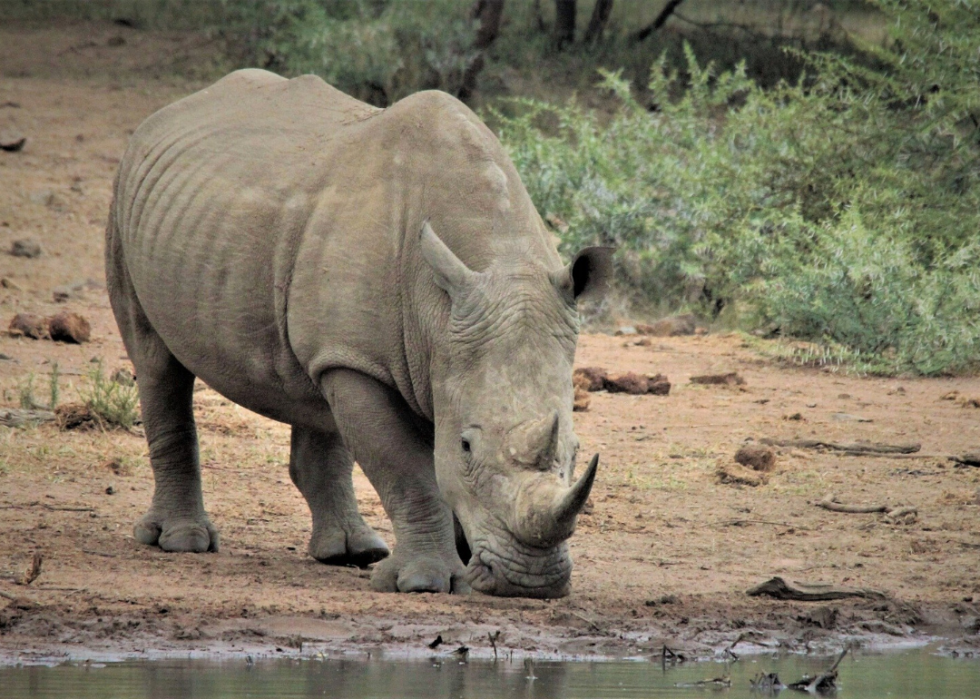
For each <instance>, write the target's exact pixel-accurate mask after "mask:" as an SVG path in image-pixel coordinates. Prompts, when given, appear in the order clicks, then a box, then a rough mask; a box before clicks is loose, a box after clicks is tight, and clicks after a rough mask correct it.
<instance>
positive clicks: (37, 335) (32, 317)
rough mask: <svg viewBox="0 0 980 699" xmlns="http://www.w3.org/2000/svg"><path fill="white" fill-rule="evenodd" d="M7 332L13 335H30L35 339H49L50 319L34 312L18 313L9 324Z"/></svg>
mask: <svg viewBox="0 0 980 699" xmlns="http://www.w3.org/2000/svg"><path fill="white" fill-rule="evenodd" d="M7 333H9V334H10V335H11V336H12V337H21V336H23V337H30V338H33V339H35V340H42V339H47V338H48V337H50V335H49V333H48V319H47V318H43V317H41V316H39V315H36V314H34V313H18V314H17V315H15V316H14V317H13V319H12V320H11V321H10V325H9V326H7Z"/></svg>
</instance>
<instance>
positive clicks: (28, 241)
mask: <svg viewBox="0 0 980 699" xmlns="http://www.w3.org/2000/svg"><path fill="white" fill-rule="evenodd" d="M42 252H43V250H42V249H41V244H40V243H39V242H37V241H36V240H34V239H32V238H23V239H21V240H15V241H14V242H13V244H12V245H11V246H10V254H11V255H13V256H14V257H40V256H41V253H42Z"/></svg>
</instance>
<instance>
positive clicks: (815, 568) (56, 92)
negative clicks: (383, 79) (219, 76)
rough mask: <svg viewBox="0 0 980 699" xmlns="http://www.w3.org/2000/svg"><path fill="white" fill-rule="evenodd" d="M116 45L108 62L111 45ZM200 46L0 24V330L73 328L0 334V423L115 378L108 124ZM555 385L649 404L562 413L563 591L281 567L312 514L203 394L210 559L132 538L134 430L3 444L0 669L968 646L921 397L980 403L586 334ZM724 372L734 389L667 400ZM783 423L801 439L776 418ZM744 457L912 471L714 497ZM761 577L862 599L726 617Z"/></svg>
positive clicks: (2, 439)
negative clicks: (1, 413)
mask: <svg viewBox="0 0 980 699" xmlns="http://www.w3.org/2000/svg"><path fill="white" fill-rule="evenodd" d="M120 35H121V36H124V39H125V43H124V44H122V45H117V46H109V39H111V38H112V37H114V36H120ZM113 43H115V44H118V43H119V42H118V41H114V42H113ZM202 47H204V48H202ZM206 47H207V41H206V40H205V39H202V38H201V37H197V36H194V35H183V36H182V35H155V34H147V33H140V32H136V31H134V30H131V29H124V28H120V27H115V26H112V25H108V24H106V25H72V26H55V27H52V26H51V25H46V26H40V27H32V26H28V25H17V26H13V27H10V26H8V27H6V28H4V29H2V30H0V130H2V129H3V128H15V129H17V130H20V131H21V132H23V133H24V134H25V135H26V136H27V137H28V141H27V145H26V147H25V148H24V150H23V151H21V152H17V153H8V152H0V249H2V250H7V249H9V247H10V245H11V243H12V242H13V241H14V240H16V239H20V238H26V237H29V238H35V239H38V240H39V241H40V242H41V244H42V246H43V247H44V250H45V252H44V254H43V255H42V256H40V257H38V258H36V259H25V258H19V257H13V256H10V255H7V254H5V253H0V277H2V278H3V279H4V280H5V281H4V287H2V288H0V324H3V327H6V323H8V322H9V320H10V319H11V318H12V317H13V315H14V314H15V313H17V312H33V313H38V314H41V315H51V314H53V313H54V312H56V311H58V310H65V309H67V310H71V311H75V312H78V313H81V314H83V315H84V316H85V317H86V318H88V320H89V321H90V322H91V324H92V341H91V342H89V343H87V344H84V345H68V344H60V343H54V342H51V341H44V340H30V339H27V338H13V337H8V336H6V335H5V334H3V335H0V352H2V354H3V355H4V356H3V359H2V360H0V391H2V404H3V405H5V406H10V407H16V406H17V404H18V401H19V396H20V393H21V389H22V388H23V387H24V386H25V383H26V381H27V379H28V376H29V375H31V374H34V375H35V377H36V381H35V394H36V396H37V398H38V400H41V401H43V400H44V399H45V398H46V396H47V393H48V388H47V387H48V381H49V374H50V372H51V369H52V366H53V363H54V362H57V363H58V367H59V370H60V372H61V374H62V376H63V381H62V387H61V388H62V390H61V392H62V400H63V401H68V400H73V399H75V398H76V396H77V392H78V389H79V388H80V387H82V386H84V385H85V382H86V378H85V375H86V374H87V373H88V372H89V371H90V370H91V368H92V367H93V364H92V363H91V362H92V360H93V359H94V358H101V359H102V360H103V361H104V363H105V366H106V369H107V370H108V371H114V370H115V369H117V368H120V367H125V366H128V362H127V360H126V357H125V350H124V348H123V346H122V343H121V341H120V339H119V335H118V333H117V330H116V328H115V324H114V321H113V318H112V315H111V312H110V310H109V304H108V300H107V297H106V293H105V290H104V283H103V281H102V280H103V274H102V236H103V226H104V224H105V219H106V212H107V207H108V205H109V199H110V190H111V179H112V176H113V173H114V170H115V168H116V166H117V163H118V158H119V156H120V154H121V153H122V150H123V147H124V144H125V142H126V139H127V136H128V134H129V133H130V132H131V131H132V129H133V128H135V126H136V125H137V124H138V123H139V122H140V121H141V120H142V119H143V118H145V117H146V116H148V115H149V114H150V113H151V112H153V111H154V110H155V109H157V108H159V107H161V106H163V105H164V104H166V103H168V102H170V101H172V100H173V99H175V98H177V97H179V96H181V95H183V94H186V93H187V92H189V91H191V90H193V89H195V88H196V87H198V86H199V84H196V83H194V82H192V81H189V80H186V79H182V78H176V77H174V75H175V71H174V70H173V69H168V67H167V66H172V64H173V63H174V62H175V61H176V62H178V63H179V62H180V60H184V61H185V62H186V61H187V60H190V59H189V58H188V56H190V57H193V56H194V55H195V54H194V52H195V51H197V52H201V53H202V55H206V51H205V49H206ZM178 59H179V60H178ZM203 60H206V59H202V61H203ZM15 105H16V106H15ZM88 280H91V282H90V283H89V284H88V285H87V287H86V288H85V289H83V291H82V296H81V297H76V298H72V299H70V300H69V301H68V302H67V303H61V304H56V303H54V302H53V300H52V290H53V289H54V288H55V287H58V286H63V285H72V284H74V283H76V282H86V281H88ZM624 345H626V346H624ZM577 363H578V365H580V366H593V365H597V366H602V367H605V368H607V369H609V370H611V371H617V372H625V371H634V372H637V373H641V374H645V373H663V374H666V375H667V376H668V377H669V379H670V381H671V382H672V384H673V388H672V390H671V392H670V395H669V396H666V397H661V396H653V395H648V396H629V395H623V394H615V395H614V394H608V393H594V394H592V403H591V408H590V409H589V410H588V412H584V413H577V414H576V429H577V431H578V433H579V435H580V437H581V440H582V443H583V449H582V453H583V454H590V453H592V452H593V451H598V452H600V453H601V454H602V466H601V471H600V476H599V478H598V480H597V482H596V486H595V490H594V493H593V496H592V509H591V512H589V513H588V514H586V515H584V516H582V517H581V519H580V524H579V528H578V531H577V533H576V534H575V536H574V537H573V538H572V540H571V549H572V552H573V556H574V559H575V571H574V574H573V592H572V594H571V595H570V596H569V597H567V598H565V599H560V600H554V601H534V600H520V599H495V598H491V597H485V596H481V595H472V596H469V597H464V598H460V597H452V596H446V595H425V596H408V595H391V594H376V593H373V592H371V591H370V590H369V585H368V577H369V572H368V571H361V570H357V569H345V568H330V567H326V566H323V565H320V564H318V563H316V562H315V561H313V560H312V559H310V558H308V557H307V556H306V555H305V553H304V550H305V546H306V539H307V536H308V535H309V531H310V518H309V514H308V511H307V509H306V505H305V503H304V501H303V500H302V499H301V497H300V495H299V493H298V492H297V490H296V489H295V488H294V487H293V486H292V484H291V483H290V481H289V477H288V474H287V467H286V463H287V449H288V443H289V439H288V429H287V427H285V426H283V425H279V424H277V423H273V422H270V421H268V420H265V419H263V418H260V417H258V416H256V415H253V414H251V413H248V412H247V411H245V410H243V409H241V408H238V407H237V406H235V405H232V404H231V403H229V402H228V401H226V400H225V399H223V398H222V397H221V396H219V395H217V394H216V393H214V392H213V391H211V390H209V389H207V388H206V387H204V386H200V387H199V388H200V389H201V390H199V391H198V393H197V394H196V397H197V401H196V404H197V416H198V420H199V422H198V425H199V429H200V435H201V453H202V462H203V472H204V489H205V499H206V503H207V507H208V509H209V511H210V513H211V516H212V519H213V520H214V522H215V523H216V524H217V525H218V526H219V527H220V529H221V531H222V549H221V552H220V553H217V554H206V555H174V554H166V553H162V552H161V551H158V550H154V549H150V548H146V547H143V546H140V545H138V544H137V543H136V542H135V541H134V540H133V537H132V524H133V522H134V520H136V518H137V517H139V516H140V515H141V514H142V512H143V511H144V509H145V508H146V507H147V505H148V503H149V501H150V496H151V492H152V485H153V483H152V474H151V472H150V469H149V466H148V463H147V459H146V445H145V443H144V442H143V440H142V439H141V438H140V437H139V436H138V435H133V434H129V433H125V432H118V431H115V432H100V431H89V432H59V431H58V429H57V428H56V427H54V426H52V425H44V426H40V427H35V428H20V429H11V428H6V427H0V656H2V657H3V658H5V659H6V660H7V661H11V660H15V659H17V658H24V657H27V656H29V655H31V654H34V653H40V654H55V655H57V654H70V655H72V656H75V657H78V656H82V655H86V654H87V655H90V656H92V655H95V656H119V655H127V654H139V653H143V652H147V651H180V652H186V651H189V650H193V649H203V650H208V651H212V652H213V651H218V652H244V651H248V652H256V651H269V652H275V650H276V648H277V647H278V648H279V649H282V652H286V653H289V652H297V649H304V650H305V651H309V650H311V649H313V650H322V651H324V652H333V651H351V650H365V649H371V648H377V647H384V648H387V649H389V650H399V651H404V652H413V651H415V652H429V651H428V650H427V649H426V648H425V646H424V644H426V643H428V642H429V641H431V640H432V639H433V638H435V637H436V635H441V636H442V638H443V640H444V641H445V643H446V646H444V647H451V644H455V643H459V642H465V643H466V644H467V645H469V646H471V647H472V648H474V652H479V653H489V652H490V651H489V647H490V646H489V642H488V640H487V638H486V634H487V632H489V631H495V630H497V629H500V630H501V631H502V634H501V636H500V640H499V641H498V645H499V646H500V647H501V648H502V649H503V650H504V651H505V652H511V651H516V652H530V653H538V654H564V655H577V654H612V655H639V656H643V655H655V656H659V653H660V650H661V648H662V646H663V645H664V644H665V643H666V644H667V645H669V646H670V647H672V648H681V649H686V652H687V653H689V654H695V655H697V654H704V653H710V652H712V651H713V650H717V649H719V648H724V647H725V646H727V645H728V644H729V643H731V642H732V641H734V640H736V639H738V638H740V637H741V638H742V640H741V641H740V644H739V648H742V647H745V648H755V649H756V650H760V649H762V648H766V647H770V648H771V647H779V648H784V649H805V648H815V649H819V648H825V649H826V648H831V647H833V646H835V645H836V644H839V643H840V642H841V641H842V640H843V639H845V638H848V637H858V638H861V639H865V640H866V641H872V642H886V641H887V642H909V641H921V640H923V639H926V638H928V637H930V636H931V635H938V636H941V637H943V638H944V639H946V641H945V642H946V643H947V644H953V645H955V646H957V647H959V648H969V647H970V646H971V645H972V646H973V647H976V645H975V643H976V641H977V638H978V637H977V629H978V623H980V622H978V619H980V581H978V553H980V525H978V514H980V490H978V487H980V469H978V468H972V467H960V466H957V465H956V464H954V463H953V462H950V461H948V460H947V459H946V455H949V454H959V453H963V452H967V451H980V427H978V421H980V410H978V409H976V408H971V407H964V406H963V405H962V404H961V403H958V402H957V401H955V400H943V399H941V397H942V396H944V395H945V394H948V393H949V392H951V391H958V392H959V395H960V396H962V397H967V398H970V397H980V380H978V379H977V378H957V379H941V380H936V379H933V380H925V379H918V378H892V379H872V378H861V377H858V376H853V375H847V374H845V373H840V372H831V371H826V370H821V369H816V368H799V367H788V366H784V365H780V364H779V363H776V362H774V361H773V360H771V359H766V358H764V357H763V356H761V355H760V354H759V353H758V352H757V351H756V350H755V349H753V347H750V346H748V344H747V343H745V342H744V340H743V339H742V338H740V337H739V336H735V335H723V334H722V335H714V334H713V335H708V336H704V337H691V338H664V339H659V338H658V339H654V340H653V341H652V343H651V344H649V345H648V346H635V345H630V344H629V340H628V338H621V337H612V336H608V335H598V334H596V335H585V336H583V337H582V339H581V343H580V347H579V355H578V360H577ZM729 371H737V372H738V373H739V374H740V375H741V376H742V377H743V378H744V379H745V384H744V385H743V386H738V385H734V386H725V385H715V386H713V385H693V384H691V383H690V382H689V379H690V377H691V376H694V375H699V374H706V373H724V372H729ZM69 384H70V385H69ZM794 414H799V417H800V419H798V420H789V419H786V418H787V417H789V416H792V415H794ZM839 414H843V415H845V416H846V417H844V418H841V416H840V415H839ZM763 437H771V438H779V439H797V438H800V439H823V440H832V441H854V440H871V441H878V442H892V443H894V442H920V443H921V445H922V449H921V452H920V453H919V454H917V455H915V456H914V457H913V458H904V457H861V456H843V455H839V454H834V453H830V452H820V451H815V450H806V449H797V448H780V449H778V454H777V464H776V469H775V471H773V472H772V473H770V474H769V479H768V482H767V483H766V484H764V485H760V486H758V487H745V486H738V485H727V484H722V483H720V482H719V481H718V480H717V478H716V475H715V473H716V469H717V467H718V464H719V463H729V462H731V461H732V459H733V455H734V454H735V452H736V450H737V449H738V448H739V447H740V446H742V445H743V443H745V442H746V440H759V439H760V438H763ZM356 486H357V494H358V499H359V501H360V505H361V508H362V511H363V512H364V513H365V516H366V518H367V520H368V522H370V523H371V524H372V525H373V526H375V527H376V528H377V529H378V530H379V531H380V532H381V533H382V535H384V536H386V537H387V538H388V539H389V543H391V527H390V524H389V523H388V521H387V520H386V518H385V516H384V514H383V512H382V509H381V507H380V504H379V502H378V499H377V497H376V495H375V493H374V492H373V491H372V489H371V488H370V486H369V485H368V483H367V481H366V480H365V478H364V477H363V475H362V474H360V472H359V471H358V472H356ZM110 487H111V489H112V490H111V493H112V494H108V492H107V489H109V488H110ZM829 493H834V494H836V495H837V496H838V498H839V499H840V500H841V501H843V502H846V503H850V504H869V503H870V504H888V505H912V506H914V507H915V508H917V511H918V514H917V517H915V518H914V519H911V520H908V521H905V522H903V523H890V522H888V521H887V520H886V518H885V517H884V515H882V514H880V513H878V514H845V513H837V512H830V511H827V510H824V509H821V508H818V507H817V506H815V503H816V502H817V501H819V500H821V499H823V498H824V497H825V496H826V495H828V494H829ZM35 552H40V553H41V554H42V555H43V565H42V570H41V573H40V576H39V577H38V578H37V580H35V581H34V582H33V583H32V584H31V585H29V586H22V585H17V584H16V583H15V580H16V579H18V578H20V577H21V576H22V575H23V571H24V570H25V569H26V568H27V567H28V565H29V563H30V560H31V558H32V556H33V554H34V553H35ZM774 575H781V576H784V577H786V578H787V579H790V580H799V581H804V582H827V583H834V584H838V585H845V586H851V587H861V588H872V589H876V590H881V591H883V592H884V593H885V595H886V597H885V598H884V599H862V598H854V599H845V600H839V601H834V602H815V603H803V602H783V601H776V600H770V599H762V598H750V597H748V596H746V595H745V590H746V589H748V588H749V587H751V586H753V585H755V584H757V583H759V582H762V581H763V580H765V579H767V578H769V577H771V576H774ZM835 610H836V613H835ZM736 650H738V649H736Z"/></svg>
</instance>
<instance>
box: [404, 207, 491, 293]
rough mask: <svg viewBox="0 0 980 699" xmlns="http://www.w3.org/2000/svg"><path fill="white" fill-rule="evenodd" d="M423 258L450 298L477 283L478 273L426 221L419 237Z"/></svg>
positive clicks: (437, 282)
mask: <svg viewBox="0 0 980 699" xmlns="http://www.w3.org/2000/svg"><path fill="white" fill-rule="evenodd" d="M419 245H420V247H421V248H422V257H424V258H425V261H426V262H427V263H429V267H431V268H432V273H433V275H434V277H435V282H436V284H438V285H439V287H440V288H441V289H443V290H444V291H445V292H446V293H447V294H449V296H450V298H452V297H455V296H456V295H458V294H460V293H462V292H463V291H465V290H466V289H468V288H470V287H471V286H473V284H475V283H476V278H477V276H478V274H479V273H478V272H474V271H473V270H471V269H470V268H469V267H467V266H466V265H465V264H463V261H462V260H460V259H459V258H458V257H456V254H455V253H454V252H453V251H452V250H450V249H449V246H447V245H446V244H445V243H444V242H442V239H441V238H439V236H437V235H436V233H435V231H433V230H432V226H430V225H429V220H428V219H426V220H425V222H424V223H423V224H422V230H421V232H420V235H419Z"/></svg>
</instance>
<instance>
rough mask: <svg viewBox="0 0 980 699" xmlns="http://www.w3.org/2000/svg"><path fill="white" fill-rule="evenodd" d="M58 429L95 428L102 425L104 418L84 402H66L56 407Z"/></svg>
mask: <svg viewBox="0 0 980 699" xmlns="http://www.w3.org/2000/svg"><path fill="white" fill-rule="evenodd" d="M54 414H55V419H56V420H57V422H58V429H61V430H81V431H85V430H94V429H98V428H100V427H102V425H103V423H102V420H101V419H100V418H99V416H98V415H96V414H95V413H93V412H92V409H91V408H89V407H88V406H87V405H85V404H84V403H65V404H64V405H59V406H58V407H57V408H55V409H54Z"/></svg>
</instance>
